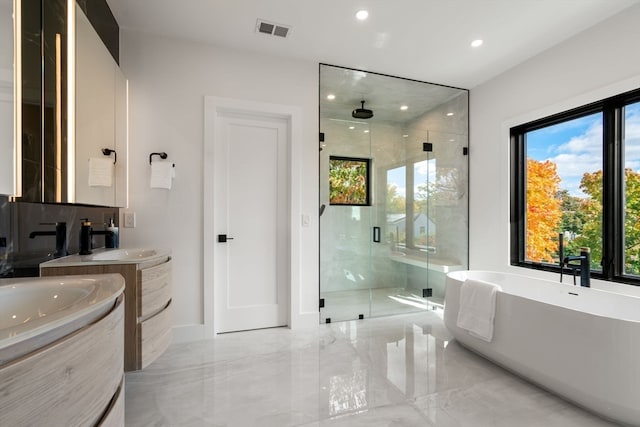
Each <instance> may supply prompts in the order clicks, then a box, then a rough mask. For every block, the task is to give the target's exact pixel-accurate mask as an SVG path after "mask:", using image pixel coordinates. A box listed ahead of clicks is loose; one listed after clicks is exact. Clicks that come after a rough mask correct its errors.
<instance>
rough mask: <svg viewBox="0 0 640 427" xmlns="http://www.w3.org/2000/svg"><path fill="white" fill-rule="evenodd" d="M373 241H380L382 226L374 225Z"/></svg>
mask: <svg viewBox="0 0 640 427" xmlns="http://www.w3.org/2000/svg"><path fill="white" fill-rule="evenodd" d="M373 242H374V243H380V227H373Z"/></svg>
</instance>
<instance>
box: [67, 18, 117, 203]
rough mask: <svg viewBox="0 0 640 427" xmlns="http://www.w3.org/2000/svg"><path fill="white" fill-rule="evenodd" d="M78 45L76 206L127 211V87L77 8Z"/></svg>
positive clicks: (76, 80)
mask: <svg viewBox="0 0 640 427" xmlns="http://www.w3.org/2000/svg"><path fill="white" fill-rule="evenodd" d="M75 40H76V46H75V49H76V63H75V91H76V96H75V111H76V113H75V137H74V139H75V180H74V181H75V188H74V191H75V201H76V202H77V203H84V204H91V205H103V206H118V207H124V206H125V205H126V193H127V186H126V178H127V175H126V171H127V145H126V144H127V133H126V116H127V111H126V105H127V104H126V85H127V81H126V79H125V77H124V75H123V74H122V71H121V70H120V67H118V64H116V62H115V60H114V59H113V57H112V56H111V54H110V53H109V51H108V49H107V47H106V46H105V45H104V43H103V42H102V40H101V39H100V36H99V35H98V34H97V33H96V31H95V30H94V28H93V26H92V25H91V23H90V22H89V19H88V18H87V16H86V15H85V13H84V12H83V11H82V9H81V8H80V7H79V6H76V37H75ZM105 149H107V151H105ZM109 150H112V151H109ZM105 152H106V153H109V154H105ZM114 162H115V163H114Z"/></svg>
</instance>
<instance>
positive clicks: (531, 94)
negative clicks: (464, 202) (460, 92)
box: [469, 5, 640, 288]
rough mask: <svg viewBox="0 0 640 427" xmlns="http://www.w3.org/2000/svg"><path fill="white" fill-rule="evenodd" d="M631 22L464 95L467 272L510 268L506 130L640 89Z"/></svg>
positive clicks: (629, 13) (627, 18)
mask: <svg viewBox="0 0 640 427" xmlns="http://www.w3.org/2000/svg"><path fill="white" fill-rule="evenodd" d="M638 22H640V5H639V6H635V7H633V8H630V9H628V10H626V11H625V12H624V13H622V14H621V15H617V16H614V17H613V18H611V19H609V20H607V21H604V22H603V23H601V24H600V25H597V26H595V27H592V28H590V29H588V30H586V31H585V32H583V33H581V34H579V35H577V36H576V37H573V38H572V39H569V40H567V41H565V42H563V43H561V44H559V45H558V46H556V47H555V48H552V49H550V50H547V51H545V52H543V53H542V54H540V55H538V56H536V57H534V58H533V59H531V60H529V61H527V62H526V63H524V64H521V65H519V66H518V67H516V68H514V69H512V70H510V71H508V72H506V73H504V74H502V75H500V76H498V77H496V78H494V79H492V80H490V81H488V82H486V83H484V84H482V85H480V86H478V87H476V88H474V89H472V90H471V101H470V105H471V111H470V141H471V142H470V144H471V147H470V190H469V192H470V268H472V269H490V270H497V271H509V270H513V269H514V268H511V267H510V266H509V136H508V131H509V127H510V126H513V125H516V124H519V123H524V122H527V121H530V120H533V119H536V118H540V117H545V116H548V115H551V114H553V113H556V112H560V111H564V110H567V109H570V108H572V107H576V106H580V105H584V104H586V103H589V102H591V101H596V100H598V99H602V98H606V97H608V96H611V95H614V94H616V93H621V92H624V91H627V90H631V89H636V88H640V55H638V54H637V49H638V40H640V27H639V26H638ZM516 270H519V272H520V273H529V274H534V273H533V272H532V271H531V270H523V269H516ZM626 288H632V287H629V286H627V287H626Z"/></svg>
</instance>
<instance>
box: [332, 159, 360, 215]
mask: <svg viewBox="0 0 640 427" xmlns="http://www.w3.org/2000/svg"><path fill="white" fill-rule="evenodd" d="M367 166H368V163H367V161H366V160H344V159H331V160H330V167H329V203H331V204H336V205H367V204H369V200H368V197H367V196H368V194H367V186H368V185H369V183H368V182H367Z"/></svg>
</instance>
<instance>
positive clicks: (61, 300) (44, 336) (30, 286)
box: [0, 274, 124, 363]
mask: <svg viewBox="0 0 640 427" xmlns="http://www.w3.org/2000/svg"><path fill="white" fill-rule="evenodd" d="M123 290H124V279H123V277H122V276H121V275H119V274H100V275H87V276H56V277H31V278H27V279H0V363H3V362H5V361H7V360H12V359H13V358H16V357H19V356H20V355H23V354H26V353H29V352H30V351H33V349H34V348H33V347H34V346H35V347H36V348H37V347H42V346H44V345H46V343H48V342H53V341H55V340H57V339H58V338H60V337H62V336H65V335H67V334H69V333H71V332H73V331H75V330H77V329H80V328H81V327H83V326H84V325H86V324H89V323H91V322H93V321H94V320H96V319H98V318H100V317H101V316H102V315H103V314H104V313H106V312H107V311H109V310H110V309H111V307H112V306H113V302H114V301H115V299H116V297H117V296H118V295H120V294H121V293H122V292H123Z"/></svg>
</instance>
